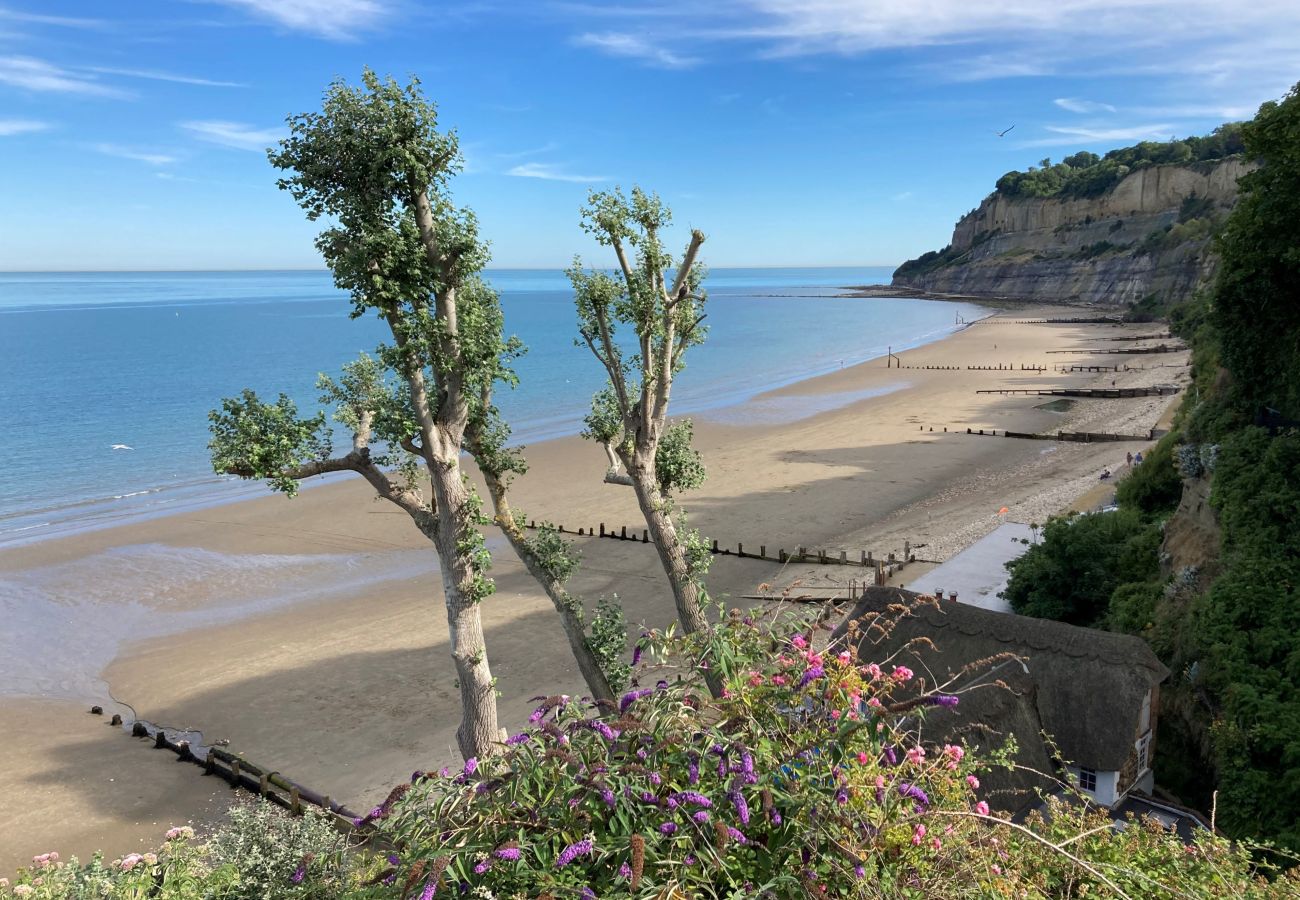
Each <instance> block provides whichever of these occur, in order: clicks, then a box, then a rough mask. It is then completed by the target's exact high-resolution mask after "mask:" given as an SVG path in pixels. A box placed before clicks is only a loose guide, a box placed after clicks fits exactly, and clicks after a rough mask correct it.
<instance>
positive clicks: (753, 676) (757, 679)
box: [749, 672, 763, 687]
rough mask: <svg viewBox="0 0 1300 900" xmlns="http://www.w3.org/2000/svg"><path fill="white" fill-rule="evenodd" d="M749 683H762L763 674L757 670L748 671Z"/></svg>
mask: <svg viewBox="0 0 1300 900" xmlns="http://www.w3.org/2000/svg"><path fill="white" fill-rule="evenodd" d="M749 683H750V685H751V686H753V687H758V686H759V685H760V684H762V683H763V676H762V675H761V674H759V673H758V672H750V673H749Z"/></svg>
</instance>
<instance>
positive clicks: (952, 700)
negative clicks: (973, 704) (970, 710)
mask: <svg viewBox="0 0 1300 900" xmlns="http://www.w3.org/2000/svg"><path fill="white" fill-rule="evenodd" d="M925 702H926V703H928V704H930V705H931V706H948V707H952V706H956V705H957V704H958V703H960V702H961V698H960V697H954V696H953V695H952V694H931V695H930V696H928V697H926V698H925Z"/></svg>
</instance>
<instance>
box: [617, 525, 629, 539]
mask: <svg viewBox="0 0 1300 900" xmlns="http://www.w3.org/2000/svg"><path fill="white" fill-rule="evenodd" d="M618 539H619V540H621V541H626V540H627V526H626V525H624V526H623V528H622V530H621V531H620V532H619V533H618Z"/></svg>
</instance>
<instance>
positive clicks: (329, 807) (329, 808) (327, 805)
mask: <svg viewBox="0 0 1300 900" xmlns="http://www.w3.org/2000/svg"><path fill="white" fill-rule="evenodd" d="M320 807H321V809H323V810H325V812H334V801H332V800H330V795H329V794H326V795H325V796H324V797H322V798H321V802H320Z"/></svg>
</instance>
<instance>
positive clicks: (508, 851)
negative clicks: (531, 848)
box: [492, 847, 519, 862]
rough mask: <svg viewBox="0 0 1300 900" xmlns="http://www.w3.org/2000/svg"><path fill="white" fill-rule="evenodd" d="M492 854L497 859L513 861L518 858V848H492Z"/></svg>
mask: <svg viewBox="0 0 1300 900" xmlns="http://www.w3.org/2000/svg"><path fill="white" fill-rule="evenodd" d="M492 855H493V856H495V857H496V858H497V859H504V860H506V861H507V862H514V861H515V860H517V859H519V848H518V847H501V848H499V849H497V850H493V851H492Z"/></svg>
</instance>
